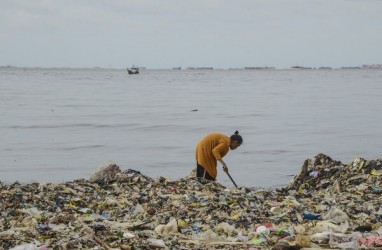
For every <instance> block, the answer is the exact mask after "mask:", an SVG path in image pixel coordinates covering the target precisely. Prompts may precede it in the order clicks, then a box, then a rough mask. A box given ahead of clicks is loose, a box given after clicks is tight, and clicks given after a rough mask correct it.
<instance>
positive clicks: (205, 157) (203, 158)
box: [195, 133, 230, 178]
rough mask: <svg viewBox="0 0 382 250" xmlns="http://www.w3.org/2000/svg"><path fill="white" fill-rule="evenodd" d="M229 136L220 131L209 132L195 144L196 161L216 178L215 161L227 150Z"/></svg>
mask: <svg viewBox="0 0 382 250" xmlns="http://www.w3.org/2000/svg"><path fill="white" fill-rule="evenodd" d="M229 145H230V138H229V137H228V136H226V135H223V134H220V133H211V134H209V135H207V136H205V137H204V138H203V139H202V140H201V141H200V142H199V143H198V144H197V145H196V151H195V158H196V162H197V163H198V164H199V165H200V166H202V167H203V168H204V169H205V170H206V171H207V172H208V174H209V175H211V176H212V177H214V178H216V176H217V170H216V166H217V161H218V160H220V159H221V158H223V157H224V156H225V155H226V154H227V153H228V151H229Z"/></svg>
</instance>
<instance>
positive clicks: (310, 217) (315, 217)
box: [302, 213, 321, 220]
mask: <svg viewBox="0 0 382 250" xmlns="http://www.w3.org/2000/svg"><path fill="white" fill-rule="evenodd" d="M320 216H321V215H320V214H305V213H304V214H302V218H303V219H305V220H318V219H319V218H320Z"/></svg>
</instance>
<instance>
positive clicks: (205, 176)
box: [196, 163, 215, 181]
mask: <svg viewBox="0 0 382 250" xmlns="http://www.w3.org/2000/svg"><path fill="white" fill-rule="evenodd" d="M196 177H200V178H203V179H206V180H211V181H214V180H215V178H214V177H212V176H211V175H209V174H208V172H207V171H206V170H205V169H204V168H203V167H202V166H200V165H199V164H198V163H197V164H196Z"/></svg>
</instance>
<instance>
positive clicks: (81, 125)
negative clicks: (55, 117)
mask: <svg viewBox="0 0 382 250" xmlns="http://www.w3.org/2000/svg"><path fill="white" fill-rule="evenodd" d="M137 125H139V124H135V123H130V124H127V123H121V124H92V123H74V124H46V125H44V124H41V125H15V126H9V127H8V128H10V129H47V128H48V129H49V128H79V127H89V128H118V127H132V126H137Z"/></svg>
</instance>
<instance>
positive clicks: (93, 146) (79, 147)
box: [57, 144, 106, 151]
mask: <svg viewBox="0 0 382 250" xmlns="http://www.w3.org/2000/svg"><path fill="white" fill-rule="evenodd" d="M103 147H106V145H97V144H96V145H84V146H74V147H62V148H57V149H59V150H63V151H73V150H79V149H92V148H103Z"/></svg>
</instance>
